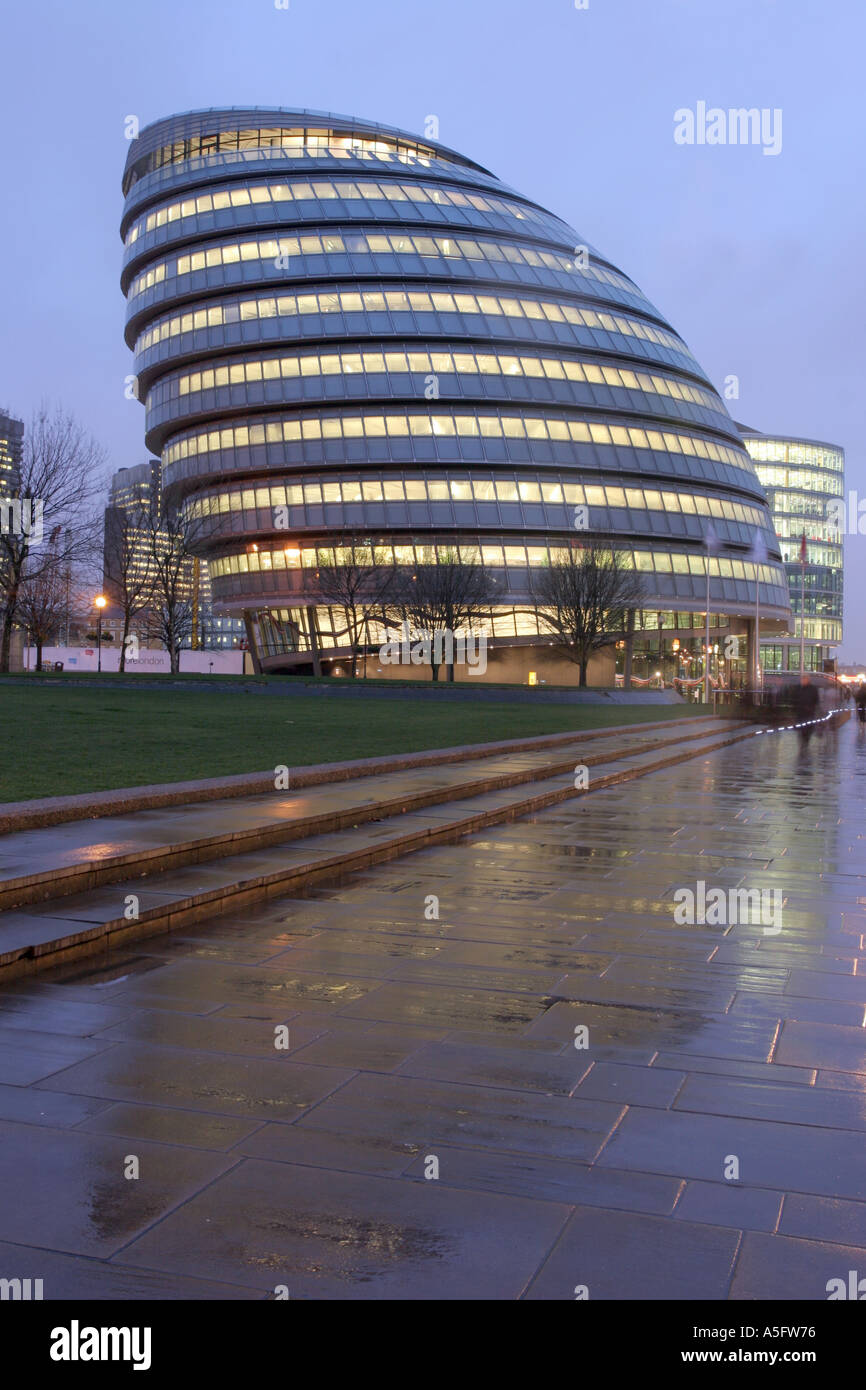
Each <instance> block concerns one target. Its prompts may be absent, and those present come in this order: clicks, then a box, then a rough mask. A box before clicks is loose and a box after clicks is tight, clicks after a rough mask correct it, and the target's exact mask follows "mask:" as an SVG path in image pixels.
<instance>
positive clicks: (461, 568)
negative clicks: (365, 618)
mask: <svg viewBox="0 0 866 1390" xmlns="http://www.w3.org/2000/svg"><path fill="white" fill-rule="evenodd" d="M493 587H494V586H493V581H492V579H491V577H490V575H489V574H488V573H487V571H486V570H485V569H484V566H483V565H482V564H481V563H480V562H477V561H474V560H461V559H460V557H459V554H458V552H457V551H456V550H445V551H442V552H440V554H439V557H438V560H437V557H436V554H435V552H433V551H432V550H430V551H426V552H425V553H424V555H423V559H422V561H421V562H420V563H419V564H417V565H416V566H415V567H414V569H411V570H405V571H402V572H401V577H400V580H399V583H398V584H397V585H396V586H395V592H394V594H393V596H392V597H391V598H390V599H389V602H388V603H387V605H386V614H385V618H386V621H387V622H388V623H389V624H390V625H391V626H394V625H395V620H396V621H398V622H408V623H409V624H410V626H411V627H412V628H413V630H414V631H415V632H416V633H417V634H420V635H421V636H422V638H424V639H426V640H427V641H428V642H429V644H430V670H431V673H432V678H433V680H434V681H435V680H438V679H439V667H440V664H442V663H441V659H440V661H437V660H436V657H437V656H438V655H439V652H438V651H437V642H436V636H437V633H439V634H443V635H444V634H446V633H450V634H451V637H452V639H453V638H454V637H456V636H457V635H458V634H459V633H466V634H468V633H469V632H470V631H471V630H472V627H473V625H477V624H478V623H479V622H480V621H481V620H482V619H484V618H487V617H488V616H489V614H490V600H491V595H492V593H493ZM451 652H452V657H453V645H452V647H451ZM445 665H446V669H447V672H448V679H449V681H453V680H454V661H453V659H452V660H451V661H446V662H445Z"/></svg>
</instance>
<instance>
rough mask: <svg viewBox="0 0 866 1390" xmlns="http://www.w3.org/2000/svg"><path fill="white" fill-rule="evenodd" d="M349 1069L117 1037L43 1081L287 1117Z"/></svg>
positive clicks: (78, 1091)
mask: <svg viewBox="0 0 866 1390" xmlns="http://www.w3.org/2000/svg"><path fill="white" fill-rule="evenodd" d="M352 1075H353V1073H352V1072H351V1071H348V1070H346V1069H339V1068H337V1067H314V1066H301V1065H300V1064H299V1063H290V1062H289V1061H288V1059H287V1058H286V1059H282V1060H278V1059H276V1058H274V1059H273V1060H272V1059H270V1058H261V1057H257V1058H246V1059H244V1060H242V1061H236V1060H235V1059H234V1058H230V1057H220V1058H216V1057H214V1056H211V1055H208V1054H207V1053H203V1052H181V1051H179V1050H177V1049H174V1048H166V1047H148V1046H146V1045H145V1044H143V1043H138V1044H135V1045H133V1044H132V1043H118V1044H117V1045H116V1046H115V1047H113V1048H111V1049H110V1051H108V1052H106V1053H104V1054H103V1055H102V1056H99V1057H94V1058H91V1059H90V1060H89V1061H87V1062H82V1063H80V1064H79V1065H78V1066H71V1067H67V1068H66V1070H65V1071H64V1072H63V1074H62V1076H61V1075H58V1076H55V1077H52V1078H51V1086H50V1089H52V1090H56V1091H70V1092H72V1093H73V1094H74V1095H85V1096H102V1097H105V1098H107V1099H110V1100H132V1101H143V1102H146V1103H147V1104H153V1105H169V1106H177V1107H179V1108H180V1109H184V1110H207V1111H210V1112H212V1113H213V1114H217V1115H242V1116H255V1117H257V1118H259V1119H262V1120H273V1119H281V1120H295V1119H297V1117H298V1115H300V1114H301V1112H302V1111H303V1110H306V1109H308V1108H309V1107H310V1106H311V1105H313V1104H314V1102H316V1101H318V1100H321V1099H322V1098H323V1097H324V1096H327V1095H330V1093H331V1091H333V1090H334V1089H335V1087H337V1086H340V1085H342V1084H343V1082H344V1081H348V1080H349V1079H350V1078H351V1076H352Z"/></svg>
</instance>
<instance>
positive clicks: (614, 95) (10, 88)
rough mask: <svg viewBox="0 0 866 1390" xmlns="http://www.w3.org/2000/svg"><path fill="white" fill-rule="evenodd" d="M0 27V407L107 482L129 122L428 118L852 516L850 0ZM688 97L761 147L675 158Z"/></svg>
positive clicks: (125, 14) (460, 1)
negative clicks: (562, 230) (87, 435)
mask: <svg viewBox="0 0 866 1390" xmlns="http://www.w3.org/2000/svg"><path fill="white" fill-rule="evenodd" d="M4 29H5V42H4V65H3V66H4V78H3V85H2V92H0V112H2V121H3V130H4V157H3V166H4V168H3V174H4V177H3V192H4V204H5V206H4V214H5V215H4V216H3V218H2V223H0V266H2V268H3V269H2V322H3V329H4V331H3V334H2V342H0V408H6V409H8V410H9V411H10V412H11V413H12V414H14V415H18V416H21V417H23V418H25V419H26V418H27V416H28V415H29V414H30V412H31V410H32V409H33V407H34V406H35V405H36V404H38V402H39V401H40V400H42V399H48V400H52V401H59V402H62V403H63V404H64V405H65V406H67V407H68V408H70V409H71V410H73V411H74V413H75V414H76V415H77V416H78V417H79V419H80V420H81V421H82V422H83V423H84V425H85V426H86V427H87V428H88V430H90V431H91V432H92V433H93V434H94V435H95V436H96V437H97V439H98V440H99V441H100V442H101V443H102V444H103V445H104V446H105V448H106V450H107V453H108V456H109V460H110V467H111V469H112V470H113V469H115V468H121V467H124V466H127V465H131V464H135V463H138V462H141V461H143V460H144V458H145V457H146V451H145V448H144V442H143V429H144V411H143V409H142V407H141V406H140V405H139V404H138V403H136V402H135V401H129V400H127V399H126V398H125V395H124V379H125V378H126V376H127V375H128V374H129V373H130V372H131V371H132V356H131V353H130V352H129V350H128V349H127V348H126V346H125V343H124V340H123V317H124V301H123V296H122V294H121V291H120V287H119V276H120V264H121V243H120V238H119V232H118V227H119V221H120V215H121V208H122V195H121V187H120V181H121V174H122V170H123V165H124V161H125V159H126V155H127V150H128V145H127V141H126V140H125V138H124V121H125V119H126V117H128V116H129V115H135V116H137V117H138V119H139V121H140V123H141V125H142V126H144V125H146V124H147V123H149V122H150V121H153V120H156V119H157V118H159V117H162V116H168V115H170V114H172V113H174V112H179V111H184V110H189V109H192V108H200V107H210V106H244V105H258V106H287V107H292V108H297V107H309V108H313V109H316V110H330V111H335V112H340V113H349V114H353V115H357V116H363V117H366V118H368V119H372V120H375V121H381V122H383V123H386V124H390V125H395V126H399V127H402V128H404V129H407V130H414V131H417V132H418V133H419V134H422V133H423V131H424V125H425V120H426V118H427V117H428V116H431V115H435V116H436V117H438V121H439V138H440V139H441V141H442V142H443V143H445V144H447V145H450V146H452V147H453V148H455V149H458V150H460V151H462V152H463V153H465V154H467V155H469V156H470V157H471V158H473V159H475V160H478V161H479V162H480V163H482V164H484V165H486V166H487V167H488V168H490V169H492V170H493V172H494V173H496V174H497V175H499V177H501V178H502V179H503V180H504V181H505V182H506V183H508V184H510V185H512V186H514V187H515V188H517V189H519V190H520V191H521V193H524V194H526V195H528V196H530V197H532V198H535V199H537V200H538V201H539V202H541V203H543V204H545V205H546V206H548V207H549V208H550V209H552V210H553V211H554V212H555V213H556V214H558V215H559V216H561V217H563V218H564V219H565V220H566V221H568V222H569V223H571V224H572V225H573V226H574V227H575V228H576V230H577V232H578V234H579V237H580V239H581V240H582V241H586V242H589V243H591V244H593V245H594V246H596V247H597V248H598V249H599V250H600V251H601V253H602V254H603V255H605V256H606V257H608V258H609V259H610V260H612V261H613V262H614V263H615V264H617V265H618V266H620V267H621V268H622V269H623V270H624V271H625V272H626V274H628V275H629V276H631V277H632V279H634V280H635V281H636V282H637V283H638V285H640V287H641V289H642V290H643V291H644V292H645V293H646V294H647V295H648V296H649V298H650V300H652V301H653V302H654V303H655V304H656V306H657V307H658V308H659V309H660V311H661V312H662V313H663V314H664V315H665V316H666V317H667V318H668V319H669V320H670V322H671V323H672V325H673V326H674V328H675V329H676V330H677V332H679V333H680V334H681V335H682V336H683V337H684V338H685V340H686V341H687V343H688V344H689V346H690V347H691V348H692V350H693V351H694V353H695V355H696V356H697V358H698V360H699V362H700V363H701V364H702V366H703V368H704V370H705V371H706V372H707V374H708V375H709V377H710V379H711V380H712V381H713V383H714V384H715V386H716V387H717V388H718V389H720V390H722V389H723V384H724V381H725V379H726V378H727V377H729V376H731V375H736V376H737V377H738V378H739V383H740V396H739V400H733V401H728V407H729V409H730V411H731V413H732V414H733V415H734V417H735V418H736V419H738V420H740V421H743V422H745V423H746V424H748V425H750V426H752V427H754V428H756V429H759V430H762V431H765V432H767V433H780V434H787V435H802V436H805V437H809V438H814V439H822V440H829V441H830V442H832V443H836V444H839V445H841V446H843V447H844V449H845V450H846V454H847V474H846V483H847V489H848V490H854V491H856V492H858V493H859V494H860V496H862V497H863V498H864V501H866V476H864V473H863V469H862V460H863V458H864V450H866V422H864V410H863V391H864V386H863V376H862V373H863V367H864V357H866V353H864V337H866V329H864V323H866V293H864V291H866V269H864V257H863V238H864V231H863V229H864V225H866V196H864V181H863V134H864V124H866V123H864V120H863V114H862V93H863V75H862V66H863V52H864V49H866V5H864V4H863V0H589V6H588V8H587V9H581V10H578V9H576V7H575V3H574V0H535V3H528V0H527V2H525V3H521V0H439V2H438V3H436V4H433V3H429V2H425V3H422V2H421V0H289V8H288V9H285V10H284V9H277V8H276V5H275V0H145V3H142V4H138V5H128V4H118V3H117V0H112V3H108V0H104V3H102V2H99V3H98V2H97V0H77V3H76V4H72V5H71V4H69V3H68V0H67V2H66V3H62V0H42V2H41V3H40V4H38V5H29V6H25V5H20V4H19V5H17V6H15V7H14V8H9V9H8V10H7V12H6V18H5V25H4ZM699 102H705V103H706V104H707V106H708V107H722V108H725V109H728V108H735V107H758V108H769V109H771V110H772V109H776V108H778V109H779V110H780V111H781V113H782V127H781V133H782V143H781V151H780V152H779V153H778V154H776V155H773V154H765V153H764V152H763V150H762V149H761V148H760V147H759V146H744V145H721V146H716V145H704V146H698V145H691V146H683V145H678V144H677V143H675V141H674V113H675V112H676V111H677V110H679V109H681V108H692V109H694V108H695V107H696V106H697V104H698V103H699ZM864 511H866V506H864ZM863 526H864V530H866V517H864V521H863ZM845 588H846V604H845V623H846V626H845V640H844V643H843V646H842V648H841V652H840V655H841V657H842V658H843V660H849V659H857V660H864V661H866V616H864V604H863V599H862V596H863V595H864V594H866V537H861V536H849V537H848V538H847V540H846V573H845Z"/></svg>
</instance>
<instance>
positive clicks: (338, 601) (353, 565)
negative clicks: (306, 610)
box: [316, 534, 396, 677]
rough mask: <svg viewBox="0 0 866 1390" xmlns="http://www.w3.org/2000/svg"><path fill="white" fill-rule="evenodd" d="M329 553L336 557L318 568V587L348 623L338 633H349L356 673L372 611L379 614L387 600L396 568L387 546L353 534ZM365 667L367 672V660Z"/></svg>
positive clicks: (375, 614) (320, 593) (392, 587)
mask: <svg viewBox="0 0 866 1390" xmlns="http://www.w3.org/2000/svg"><path fill="white" fill-rule="evenodd" d="M330 553H331V555H332V556H333V559H331V560H329V561H327V562H326V563H324V564H320V565H319V567H318V569H317V570H316V587H317V590H318V594H319V596H320V597H321V600H322V602H323V603H324V604H327V605H328V606H329V607H331V608H336V609H337V611H338V612H339V614H340V615H341V618H342V621H343V623H344V624H345V626H344V627H343V628H342V629H340V630H339V631H338V632H337V634H336V635H337V636H342V635H343V634H344V633H345V634H346V635H347V636H348V639H349V647H350V650H351V654H352V655H351V671H352V676H353V677H354V675H355V673H356V670H357V665H358V652H359V649H360V647H361V645H362V638H363V637H364V635H365V631H366V633H367V635H369V622H370V616H371V613H372V614H373V615H374V616H378V614H379V612H380V611H381V610H382V608H383V607H384V605H385V604H387V602H388V599H389V597H390V596H391V594H392V593H393V592H394V587H395V575H396V571H395V569H394V565H393V562H392V561H391V560H390V558H389V556H388V554H387V553H386V551H385V550H384V548H382V547H381V546H377V545H376V544H375V543H374V542H373V541H370V540H367V539H364V538H362V537H359V536H356V535H354V534H353V535H349V536H344V537H342V538H341V539H340V540H339V541H338V542H337V544H336V546H335V547H334V549H333V550H332V551H331V552H330ZM364 670H365V674H366V662H365V666H364Z"/></svg>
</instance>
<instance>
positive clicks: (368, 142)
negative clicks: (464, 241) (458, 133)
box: [124, 126, 474, 192]
mask: <svg viewBox="0 0 866 1390" xmlns="http://www.w3.org/2000/svg"><path fill="white" fill-rule="evenodd" d="M245 150H246V151H250V150H253V151H257V152H259V151H267V150H270V151H271V152H272V153H278V154H282V155H285V156H287V157H288V158H290V159H302V158H305V157H307V158H313V159H321V158H322V157H324V156H329V155H330V156H337V157H338V158H343V159H363V158H368V159H383V160H385V161H386V162H389V161H390V160H391V159H393V158H394V156H395V155H396V156H397V157H398V158H399V159H401V160H403V161H405V162H407V163H409V162H413V163H414V162H415V161H418V162H419V163H422V164H426V163H427V162H429V161H430V160H435V161H440V160H441V161H443V162H447V163H453V164H456V165H457V166H463V165H465V166H466V167H468V168H472V167H474V166H473V165H472V162H471V161H470V160H463V159H461V158H460V156H459V155H457V154H454V155H450V154H449V153H447V152H446V151H444V150H435V149H433V147H432V146H431V145H424V144H421V143H420V142H417V141H411V140H405V139H404V140H400V139H394V138H389V137H388V136H384V135H380V136H376V137H375V138H372V137H370V136H369V135H346V134H344V133H342V132H337V131H335V130H329V129H328V128H326V127H324V128H323V127H315V128H299V127H297V126H289V127H285V128H284V127H281V126H268V127H262V128H261V129H258V128H252V129H244V130H220V131H215V132H214V133H213V134H210V135H193V136H190V137H187V138H186V139H183V140H175V141H174V142H173V143H172V144H170V145H161V146H160V148H159V149H157V150H153V151H152V152H151V153H150V154H148V155H145V156H144V158H143V159H140V160H139V161H138V162H137V163H136V164H135V165H134V167H133V169H132V170H131V177H130V179H129V180H128V181H127V182H128V185H131V184H132V183H134V182H136V181H137V180H138V179H140V178H142V177H143V176H144V175H145V174H148V173H151V172H152V171H153V170H154V169H162V168H164V167H165V165H167V164H184V163H186V162H187V161H188V160H191V159H206V158H209V157H210V156H212V155H217V154H220V155H221V154H226V153H229V154H231V153H236V152H243V151H245ZM125 191H126V189H124V192H125Z"/></svg>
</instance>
